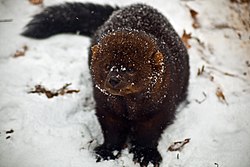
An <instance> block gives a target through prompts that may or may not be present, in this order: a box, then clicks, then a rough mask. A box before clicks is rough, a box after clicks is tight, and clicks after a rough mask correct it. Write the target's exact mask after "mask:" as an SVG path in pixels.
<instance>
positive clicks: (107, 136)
mask: <svg viewBox="0 0 250 167" xmlns="http://www.w3.org/2000/svg"><path fill="white" fill-rule="evenodd" d="M97 116H98V120H99V122H100V125H101V128H102V132H103V137H104V143H103V144H102V145H100V146H97V147H96V148H95V152H96V155H97V162H99V161H101V160H109V159H116V158H117V157H118V156H119V153H120V151H121V149H122V148H123V146H124V143H125V141H126V139H127V133H128V125H127V124H126V123H125V122H124V121H123V120H122V119H121V118H118V117H116V116H114V115H112V114H108V113H105V114H103V112H102V114H99V113H98V112H97ZM115 150H117V151H118V153H117V154H116V155H114V151H115Z"/></svg>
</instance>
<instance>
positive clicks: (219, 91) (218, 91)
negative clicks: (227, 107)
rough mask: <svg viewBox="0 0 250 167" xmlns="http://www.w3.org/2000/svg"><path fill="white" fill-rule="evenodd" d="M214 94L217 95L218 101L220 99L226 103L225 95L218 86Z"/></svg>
mask: <svg viewBox="0 0 250 167" xmlns="http://www.w3.org/2000/svg"><path fill="white" fill-rule="evenodd" d="M216 96H217V97H218V99H219V101H221V102H222V103H225V104H228V103H227V101H226V97H225V95H224V93H223V92H222V90H221V88H220V87H218V88H217V89H216Z"/></svg>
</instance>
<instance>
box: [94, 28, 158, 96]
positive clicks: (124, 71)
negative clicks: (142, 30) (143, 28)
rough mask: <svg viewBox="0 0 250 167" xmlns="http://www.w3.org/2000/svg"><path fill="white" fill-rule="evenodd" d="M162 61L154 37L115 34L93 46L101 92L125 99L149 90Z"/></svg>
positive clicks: (95, 78) (96, 74)
mask: <svg viewBox="0 0 250 167" xmlns="http://www.w3.org/2000/svg"><path fill="white" fill-rule="evenodd" d="M160 62H163V55H162V54H161V53H160V52H158V51H157V48H156V47H155V43H154V41H153V40H152V38H149V37H148V36H144V35H142V34H139V33H138V34H129V33H126V32H125V33H124V32H116V33H112V34H110V35H108V36H106V37H104V38H103V39H102V40H101V41H100V42H99V44H97V45H94V46H93V47H92V59H91V72H92V76H93V79H94V82H95V84H96V85H97V87H98V88H100V89H102V91H105V92H107V93H109V94H112V95H118V96H126V95H128V94H136V93H140V92H143V91H147V90H149V89H150V88H151V87H152V86H153V83H154V82H155V80H156V79H157V77H158V76H159V75H158V76H157V75H156V73H158V72H159V71H158V70H159V68H158V66H159V65H160V66H162V64H160ZM158 74H159V73H158Z"/></svg>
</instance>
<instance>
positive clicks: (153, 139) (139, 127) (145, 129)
mask: <svg viewBox="0 0 250 167" xmlns="http://www.w3.org/2000/svg"><path fill="white" fill-rule="evenodd" d="M165 127H166V121H165V119H162V117H161V115H159V116H155V117H152V118H151V119H148V120H145V121H142V122H137V123H136V124H135V126H134V127H133V128H132V136H131V143H132V147H131V149H130V152H132V153H133V154H134V158H133V160H134V161H135V162H138V163H140V166H142V167H146V166H147V165H148V164H149V162H151V163H152V164H153V165H154V166H155V167H158V166H159V165H160V162H161V161H162V157H161V155H160V153H159V152H158V150H157V145H158V140H159V138H160V136H161V133H162V131H163V130H164V129H165Z"/></svg>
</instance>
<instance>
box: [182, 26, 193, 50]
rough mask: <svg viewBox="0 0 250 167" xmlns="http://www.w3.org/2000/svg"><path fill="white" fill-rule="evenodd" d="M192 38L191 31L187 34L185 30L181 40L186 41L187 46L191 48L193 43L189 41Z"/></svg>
mask: <svg viewBox="0 0 250 167" xmlns="http://www.w3.org/2000/svg"><path fill="white" fill-rule="evenodd" d="M191 38H192V35H191V33H189V34H187V33H186V30H184V31H183V34H182V37H181V40H182V42H183V43H184V45H185V46H186V48H191V45H190V44H189V43H188V40H189V39H191Z"/></svg>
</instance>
